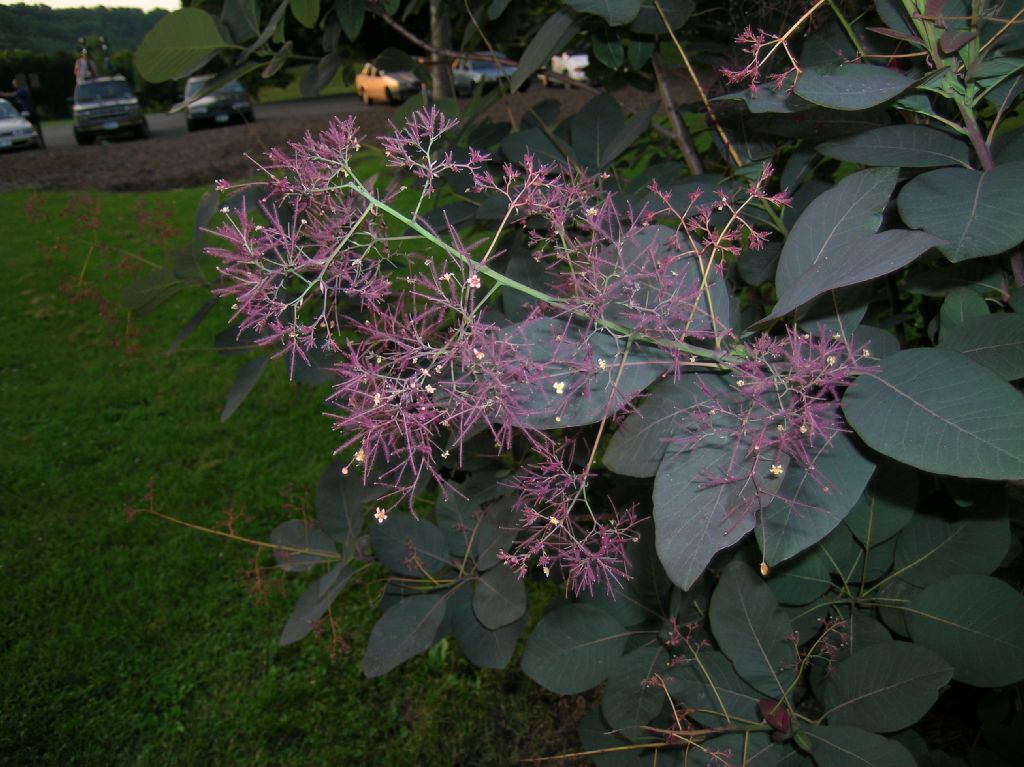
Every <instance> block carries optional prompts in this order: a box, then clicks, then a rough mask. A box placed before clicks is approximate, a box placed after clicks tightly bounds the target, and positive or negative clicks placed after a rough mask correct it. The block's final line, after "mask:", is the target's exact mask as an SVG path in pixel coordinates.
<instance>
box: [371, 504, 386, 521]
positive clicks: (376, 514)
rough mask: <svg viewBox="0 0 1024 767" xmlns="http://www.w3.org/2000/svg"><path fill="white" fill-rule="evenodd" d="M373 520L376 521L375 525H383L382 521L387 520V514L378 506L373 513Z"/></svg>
mask: <svg viewBox="0 0 1024 767" xmlns="http://www.w3.org/2000/svg"><path fill="white" fill-rule="evenodd" d="M373 518H374V519H376V520H377V524H378V525H380V524H383V523H384V520H385V519H387V518H388V513H387V512H386V511H384V509H382V508H381V507H380V506H378V507H377V510H376V511H375V512H373Z"/></svg>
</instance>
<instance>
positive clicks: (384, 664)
mask: <svg viewBox="0 0 1024 767" xmlns="http://www.w3.org/2000/svg"><path fill="white" fill-rule="evenodd" d="M450 593H451V592H438V593H436V594H420V595H417V596H413V597H405V598H404V599H400V600H398V601H397V602H396V603H395V604H393V605H392V606H391V607H389V608H388V609H387V611H385V613H384V614H383V615H382V616H381V617H380V620H379V621H377V623H376V625H374V627H373V631H371V632H370V640H369V642H368V643H367V645H366V654H365V655H364V656H363V673H364V674H366V676H368V677H369V678H371V679H373V678H374V677H378V676H383V675H384V674H386V673H388V672H389V671H390V670H391V669H393V668H395V667H396V666H398V665H400V664H402V663H404V662H405V661H407V660H409V658H412V657H415V656H416V655H419V654H420V653H421V652H425V651H426V650H428V649H430V647H431V645H433V644H434V638H435V637H436V636H437V631H438V629H440V628H441V624H442V623H443V622H444V615H445V611H446V610H447V599H446V597H447V595H448V594H450Z"/></svg>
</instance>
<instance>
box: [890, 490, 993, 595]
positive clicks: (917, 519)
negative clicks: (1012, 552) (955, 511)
mask: <svg viewBox="0 0 1024 767" xmlns="http://www.w3.org/2000/svg"><path fill="white" fill-rule="evenodd" d="M1009 548H1010V522H1009V520H1008V519H1007V517H1006V515H1005V514H1003V513H999V514H987V515H982V514H980V513H978V512H976V511H974V510H973V509H972V510H969V511H967V512H964V513H963V515H962V516H960V517H955V516H951V515H950V516H948V517H944V516H942V515H941V514H940V513H938V512H937V510H932V509H929V510H921V511H919V512H918V513H917V514H915V515H914V518H913V520H912V521H911V522H910V524H909V525H908V526H907V527H906V528H905V529H904V530H903V532H902V533H900V536H899V538H898V539H897V544H896V560H895V567H896V570H895V572H896V574H897V575H898V576H899V577H900V578H902V579H903V580H905V581H906V582H907V583H911V584H913V585H914V586H928V585H930V584H932V583H935V582H936V581H940V580H942V579H943V578H946V577H948V576H950V575H960V574H964V573H973V574H976V575H988V574H989V573H991V572H992V571H994V570H995V569H996V568H997V567H999V563H1000V562H1002V561H1003V557H1005V556H1006V552H1007V551H1008V550H1009Z"/></svg>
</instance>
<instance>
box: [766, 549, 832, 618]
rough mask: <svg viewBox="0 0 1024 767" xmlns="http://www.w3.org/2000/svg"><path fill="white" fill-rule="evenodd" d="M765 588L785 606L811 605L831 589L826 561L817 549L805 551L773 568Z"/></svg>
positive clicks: (830, 576)
mask: <svg viewBox="0 0 1024 767" xmlns="http://www.w3.org/2000/svg"><path fill="white" fill-rule="evenodd" d="M768 586H769V587H771V590H772V592H773V593H774V594H775V598H776V599H778V600H779V602H781V603H782V604H784V605H806V604H810V603H811V602H813V601H814V600H815V599H817V598H818V597H820V596H821V595H822V594H824V593H825V592H826V591H828V590H829V589H830V588H831V587H832V573H831V571H830V569H829V565H828V558H827V557H826V555H825V553H824V551H822V550H821V549H820V548H813V549H808V550H807V551H804V552H802V553H800V554H798V555H797V556H795V557H793V558H792V559H790V560H787V561H786V562H783V563H782V564H781V565H779V566H778V567H773V568H772V570H771V577H770V578H769V579H768Z"/></svg>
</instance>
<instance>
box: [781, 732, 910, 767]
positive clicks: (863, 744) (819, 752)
mask: <svg viewBox="0 0 1024 767" xmlns="http://www.w3.org/2000/svg"><path fill="white" fill-rule="evenodd" d="M801 732H803V733H804V735H805V736H806V737H807V739H808V741H809V743H810V751H811V755H812V756H813V757H814V763H815V764H816V765H818V767H917V762H915V761H914V757H913V755H911V753H910V752H909V751H907V749H906V747H904V746H903V745H902V744H900V743H898V742H897V741H895V740H891V739H889V738H883V737H882V736H881V735H875V734H874V733H873V732H866V731H865V730H861V729H858V728H856V727H816V726H813V725H808V726H805V727H804V728H803V729H802V730H801Z"/></svg>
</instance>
